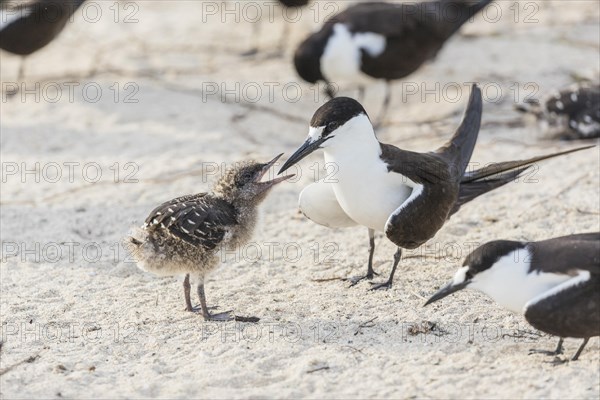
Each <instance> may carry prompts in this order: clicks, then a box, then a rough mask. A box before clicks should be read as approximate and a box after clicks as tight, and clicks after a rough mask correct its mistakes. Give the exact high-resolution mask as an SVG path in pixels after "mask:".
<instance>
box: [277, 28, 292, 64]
mask: <svg viewBox="0 0 600 400" xmlns="http://www.w3.org/2000/svg"><path fill="white" fill-rule="evenodd" d="M289 38H290V24H288V23H287V22H286V21H284V24H283V32H282V33H281V38H280V39H279V44H278V45H277V49H276V51H275V56H276V57H283V55H284V54H285V49H286V48H287V47H286V45H287V43H288V41H289Z"/></svg>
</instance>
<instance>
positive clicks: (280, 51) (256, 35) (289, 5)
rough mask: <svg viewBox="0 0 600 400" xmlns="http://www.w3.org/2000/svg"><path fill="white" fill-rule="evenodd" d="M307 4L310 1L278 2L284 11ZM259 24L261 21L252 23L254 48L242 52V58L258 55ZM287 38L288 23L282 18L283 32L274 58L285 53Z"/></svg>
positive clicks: (290, 0) (280, 0)
mask: <svg viewBox="0 0 600 400" xmlns="http://www.w3.org/2000/svg"><path fill="white" fill-rule="evenodd" d="M309 2H310V0H279V4H280V5H281V6H282V7H283V9H284V10H286V9H299V8H301V7H304V6H306V5H307V4H308V3H309ZM286 12H287V11H286ZM261 22H262V21H257V22H254V25H253V32H252V36H253V39H254V46H252V48H251V49H250V50H248V51H246V52H244V53H243V54H242V56H244V57H249V56H254V55H256V54H257V53H258V51H259V45H258V41H259V37H260V28H261ZM289 36H290V23H289V22H288V21H287V19H286V18H284V22H283V32H282V33H281V35H280V36H279V44H278V45H277V49H276V50H275V52H274V53H273V54H274V56H276V57H279V56H282V55H283V52H284V51H285V49H286V47H287V46H286V44H287V42H288V40H289Z"/></svg>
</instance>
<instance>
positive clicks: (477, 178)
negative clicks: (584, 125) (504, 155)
mask: <svg viewBox="0 0 600 400" xmlns="http://www.w3.org/2000/svg"><path fill="white" fill-rule="evenodd" d="M592 147H596V146H595V145H592V146H584V147H578V148H575V149H571V150H565V151H560V152H558V153H552V154H546V155H543V156H538V157H533V158H529V159H527V160H517V161H505V162H499V163H493V164H490V165H487V166H486V167H484V168H481V169H478V170H475V171H471V172H468V173H466V174H465V175H464V176H463V179H462V180H461V183H460V189H459V192H458V200H457V201H456V204H455V206H454V208H453V209H452V211H451V212H450V215H452V214H454V213H455V212H457V211H458V210H459V209H460V207H461V206H463V205H464V204H466V203H468V202H470V201H471V200H473V199H475V198H477V197H479V196H481V195H482V194H485V193H487V192H490V191H492V190H494V189H496V188H499V187H501V186H504V185H506V184H507V183H509V182H510V181H513V180H515V179H517V178H518V177H519V176H520V175H521V174H522V173H523V172H524V171H525V170H527V169H528V168H530V167H531V166H532V165H533V164H535V163H536V162H538V161H542V160H547V159H549V158H554V157H558V156H562V155H565V154H569V153H574V152H576V151H581V150H585V149H589V148H592Z"/></svg>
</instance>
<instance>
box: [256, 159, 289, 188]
mask: <svg viewBox="0 0 600 400" xmlns="http://www.w3.org/2000/svg"><path fill="white" fill-rule="evenodd" d="M282 155H283V153H281V154H279V155H278V156H277V157H275V158H274V159H272V160H271V161H269V162H268V163H266V164H264V166H263V167H262V169H261V171H260V173H259V174H258V175H257V177H256V182H257V183H260V184H261V185H264V186H265V187H266V188H270V187H272V186H274V185H276V184H278V183H280V182H283V181H285V180H287V179H289V178H291V177H293V176H294V174H290V175H285V176H280V177H278V178H275V179H271V180H269V181H264V182H260V180H261V179H262V178H263V177H264V176H265V175H266V174H267V172H269V169H270V168H271V167H272V166H273V165H274V164H275V163H276V162H277V160H279V159H280V158H281V156H282Z"/></svg>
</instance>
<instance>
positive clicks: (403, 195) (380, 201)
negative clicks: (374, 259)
mask: <svg viewBox="0 0 600 400" xmlns="http://www.w3.org/2000/svg"><path fill="white" fill-rule="evenodd" d="M325 143H326V144H328V145H326V146H324V147H325V148H324V155H325V162H326V163H328V164H332V165H335V166H336V171H335V173H334V174H332V175H331V176H329V179H330V180H332V181H334V183H332V185H333V191H334V193H335V196H336V198H337V200H338V202H339V204H340V206H341V207H342V209H343V210H344V212H345V213H346V214H347V215H348V216H349V217H350V218H351V219H352V220H354V221H356V222H357V223H359V224H360V225H364V226H366V227H368V228H371V229H374V230H376V231H378V232H384V229H385V223H386V221H387V219H388V218H389V216H390V214H392V213H393V212H394V211H395V210H396V209H397V208H398V207H400V206H401V205H402V203H404V201H405V200H406V199H408V198H409V196H410V194H411V191H412V189H411V188H410V186H408V184H409V180H408V179H407V178H405V177H404V176H402V175H400V174H397V173H394V172H388V169H387V165H386V164H385V163H384V162H383V160H381V158H380V155H381V147H380V145H379V142H378V141H377V139H376V138H375V134H374V132H373V127H372V126H371V123H370V121H369V119H368V118H367V117H366V116H364V115H362V116H358V117H355V118H353V119H351V120H349V121H348V122H346V124H344V126H343V127H340V128H338V130H337V131H336V134H335V137H334V138H333V139H331V140H330V141H328V142H325Z"/></svg>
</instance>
